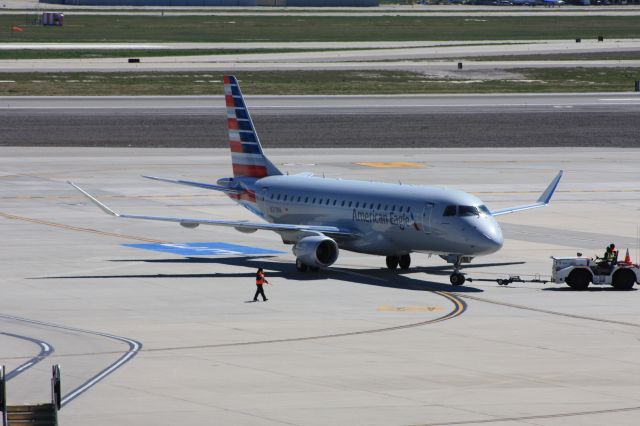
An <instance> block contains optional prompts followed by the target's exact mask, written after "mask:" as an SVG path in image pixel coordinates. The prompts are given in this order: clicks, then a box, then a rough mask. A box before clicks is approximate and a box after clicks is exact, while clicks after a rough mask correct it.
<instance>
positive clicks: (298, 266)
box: [296, 259, 307, 272]
mask: <svg viewBox="0 0 640 426" xmlns="http://www.w3.org/2000/svg"><path fill="white" fill-rule="evenodd" d="M296 269H297V270H298V272H307V265H306V264H304V263H302V261H301V260H300V259H296Z"/></svg>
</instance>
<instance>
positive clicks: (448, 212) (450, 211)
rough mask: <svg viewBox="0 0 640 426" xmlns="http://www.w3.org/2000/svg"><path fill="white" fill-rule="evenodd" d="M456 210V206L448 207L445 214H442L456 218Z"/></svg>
mask: <svg viewBox="0 0 640 426" xmlns="http://www.w3.org/2000/svg"><path fill="white" fill-rule="evenodd" d="M456 210H457V209H456V206H447V207H446V208H445V209H444V213H443V214H442V216H455V215H456Z"/></svg>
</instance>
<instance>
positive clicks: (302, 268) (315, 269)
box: [296, 259, 320, 272]
mask: <svg viewBox="0 0 640 426" xmlns="http://www.w3.org/2000/svg"><path fill="white" fill-rule="evenodd" d="M296 269H297V270H298V272H307V270H309V271H311V272H318V271H319V270H320V268H318V267H316V266H309V265H307V264H306V263H303V262H302V260H300V259H296Z"/></svg>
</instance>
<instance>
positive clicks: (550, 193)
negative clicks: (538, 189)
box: [538, 170, 564, 204]
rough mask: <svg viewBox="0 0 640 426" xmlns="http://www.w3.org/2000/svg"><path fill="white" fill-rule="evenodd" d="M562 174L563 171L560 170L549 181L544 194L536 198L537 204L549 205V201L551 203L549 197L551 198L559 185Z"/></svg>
mask: <svg viewBox="0 0 640 426" xmlns="http://www.w3.org/2000/svg"><path fill="white" fill-rule="evenodd" d="M563 173H564V170H560V171H559V172H558V174H557V176H556V177H555V178H554V179H553V180H552V181H551V183H550V184H549V186H547V189H545V190H544V192H543V193H542V194H541V195H540V197H539V198H538V203H544V204H549V201H551V197H553V193H554V192H555V191H556V188H557V187H558V184H559V183H560V179H562V174H563Z"/></svg>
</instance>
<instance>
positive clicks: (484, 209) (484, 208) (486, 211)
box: [478, 205, 491, 216]
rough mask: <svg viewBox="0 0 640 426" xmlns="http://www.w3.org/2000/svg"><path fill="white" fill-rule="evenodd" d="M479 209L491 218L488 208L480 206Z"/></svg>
mask: <svg viewBox="0 0 640 426" xmlns="http://www.w3.org/2000/svg"><path fill="white" fill-rule="evenodd" d="M478 208H479V209H480V211H481V212H482V213H484V214H486V215H487V216H491V211H490V210H489V209H488V208H487V206H485V205H482V206H478Z"/></svg>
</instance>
